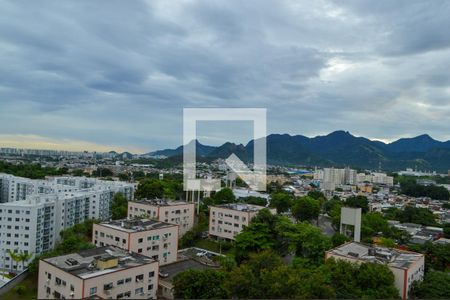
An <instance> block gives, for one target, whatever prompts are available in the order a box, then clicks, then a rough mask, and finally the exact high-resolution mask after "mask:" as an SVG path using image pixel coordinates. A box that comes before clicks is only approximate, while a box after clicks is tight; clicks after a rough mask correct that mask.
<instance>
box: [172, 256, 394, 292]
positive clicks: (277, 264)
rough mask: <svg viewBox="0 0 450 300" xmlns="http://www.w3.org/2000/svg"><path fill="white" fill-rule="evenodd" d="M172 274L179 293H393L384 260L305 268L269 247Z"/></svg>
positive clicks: (336, 262)
mask: <svg viewBox="0 0 450 300" xmlns="http://www.w3.org/2000/svg"><path fill="white" fill-rule="evenodd" d="M200 274H201V275H200ZM177 277H178V278H177ZM177 277H176V278H177V279H176V280H175V296H176V297H178V298H221V297H222V298H241V299H287V298H291V299H330V298H338V299H357V298H366V299H368V298H372V299H396V298H398V290H397V289H396V288H395V286H394V275H393V274H392V272H391V271H390V270H389V269H388V267H387V266H385V265H381V264H360V265H357V264H350V263H348V262H345V261H334V260H333V259H329V260H328V261H327V262H326V263H325V264H322V265H320V266H319V267H316V266H315V267H312V268H308V267H305V265H303V264H301V265H298V264H293V265H287V264H285V263H284V262H283V260H282V259H281V257H280V256H278V254H277V253H276V252H274V251H273V250H265V251H261V252H259V253H252V254H250V255H249V256H248V259H246V260H245V261H244V262H242V263H241V264H240V265H234V266H231V267H230V268H228V270H225V269H223V270H222V271H211V270H207V271H199V270H197V271H194V270H189V271H185V272H183V273H181V274H179V275H177ZM181 279H182V280H181ZM218 279H220V280H218Z"/></svg>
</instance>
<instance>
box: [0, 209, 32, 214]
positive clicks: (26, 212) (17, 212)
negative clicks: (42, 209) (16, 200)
mask: <svg viewBox="0 0 450 300" xmlns="http://www.w3.org/2000/svg"><path fill="white" fill-rule="evenodd" d="M6 211H7V212H8V214H12V213H13V210H12V209H8V210H6V209H5V212H6ZM2 212H3V209H0V213H2ZM15 213H16V214H20V210H18V209H17V210H16V211H15ZM25 214H27V215H29V214H30V211H29V210H26V211H25Z"/></svg>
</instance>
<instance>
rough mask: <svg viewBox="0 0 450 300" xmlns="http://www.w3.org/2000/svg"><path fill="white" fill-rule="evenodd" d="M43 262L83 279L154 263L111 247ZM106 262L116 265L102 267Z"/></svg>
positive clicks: (135, 254)
mask: <svg viewBox="0 0 450 300" xmlns="http://www.w3.org/2000/svg"><path fill="white" fill-rule="evenodd" d="M44 261H45V262H47V263H49V264H51V265H53V266H55V267H57V268H59V269H61V270H63V271H65V272H67V273H70V274H72V275H75V276H77V277H79V278H83V279H86V278H91V277H94V276H98V275H102V274H108V273H111V272H117V271H119V270H125V269H128V268H132V267H136V266H141V265H145V264H150V263H153V262H155V260H153V259H151V258H148V257H146V256H143V255H140V254H137V253H129V252H127V251H125V250H123V249H120V248H117V247H113V246H106V247H100V248H95V249H89V250H83V251H80V252H77V253H71V254H67V255H62V256H56V257H51V258H46V259H44ZM107 261H116V262H117V263H113V264H109V265H108V266H107V267H103V264H102V262H107Z"/></svg>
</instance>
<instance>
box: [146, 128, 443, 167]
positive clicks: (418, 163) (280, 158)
mask: <svg viewBox="0 0 450 300" xmlns="http://www.w3.org/2000/svg"><path fill="white" fill-rule="evenodd" d="M266 142H267V161H268V163H269V164H278V165H305V166H336V167H339V166H351V167H354V168H362V169H377V168H378V166H379V164H380V163H381V165H382V168H383V169H385V170H399V169H404V168H414V167H417V168H419V169H422V170H436V171H441V172H447V170H449V169H450V141H447V142H440V141H437V140H434V139H433V138H431V137H430V136H429V135H420V136H417V137H414V138H402V139H399V140H397V141H394V142H392V143H389V144H386V143H383V142H380V141H372V140H369V139H367V138H364V137H355V136H353V135H352V134H350V133H349V132H346V131H335V132H332V133H330V134H328V135H325V136H316V137H313V138H309V137H306V136H303V135H294V136H292V135H289V134H271V135H269V136H267V140H266ZM253 145H254V141H253V140H252V141H250V142H249V143H248V144H247V145H245V146H244V145H242V144H239V145H236V144H234V143H230V142H228V143H225V144H223V145H221V146H218V147H213V146H206V145H202V144H201V143H199V142H198V141H196V147H197V155H198V156H200V157H203V158H208V159H216V158H227V157H228V156H230V154H231V153H235V154H236V155H237V156H238V157H239V158H241V159H242V160H243V161H246V162H251V161H252V159H253ZM182 153H183V146H180V147H178V148H176V149H166V150H160V151H155V152H152V153H150V154H151V155H165V156H168V157H172V156H179V155H182Z"/></svg>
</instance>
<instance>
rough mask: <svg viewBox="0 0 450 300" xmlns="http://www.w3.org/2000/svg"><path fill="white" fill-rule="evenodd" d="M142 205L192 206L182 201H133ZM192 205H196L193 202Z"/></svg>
mask: <svg viewBox="0 0 450 300" xmlns="http://www.w3.org/2000/svg"><path fill="white" fill-rule="evenodd" d="M133 202H136V203H140V204H147V205H153V206H176V205H184V204H191V203H190V202H186V201H181V200H167V199H141V200H136V201H133ZM192 204H194V203H193V202H192Z"/></svg>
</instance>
